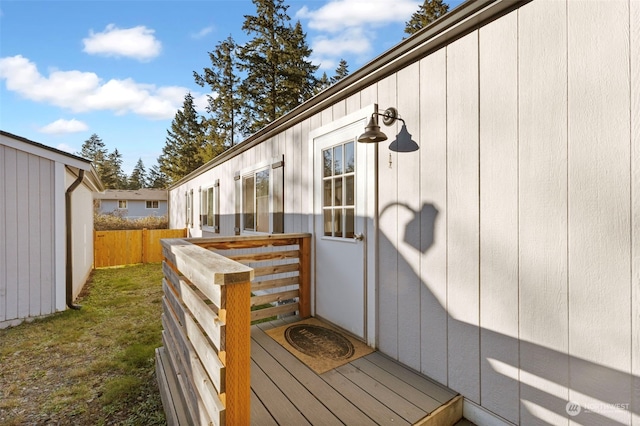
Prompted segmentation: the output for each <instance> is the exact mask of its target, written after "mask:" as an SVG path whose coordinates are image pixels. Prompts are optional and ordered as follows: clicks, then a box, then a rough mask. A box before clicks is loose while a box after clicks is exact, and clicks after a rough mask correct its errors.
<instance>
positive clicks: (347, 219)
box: [322, 142, 356, 238]
mask: <svg viewBox="0 0 640 426" xmlns="http://www.w3.org/2000/svg"><path fill="white" fill-rule="evenodd" d="M322 158H323V163H324V167H323V171H322V173H323V177H322V179H323V191H322V198H323V199H322V206H323V214H324V236H325V237H334V238H353V237H354V235H355V207H356V206H355V151H354V143H353V142H347V143H343V144H340V145H336V146H333V147H331V148H327V149H324V150H323V151H322Z"/></svg>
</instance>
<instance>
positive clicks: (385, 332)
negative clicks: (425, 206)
mask: <svg viewBox="0 0 640 426" xmlns="http://www.w3.org/2000/svg"><path fill="white" fill-rule="evenodd" d="M396 84H397V83H396V76H395V75H392V76H391V77H387V78H386V79H384V80H382V81H381V82H379V83H378V85H377V86H378V104H379V105H378V107H379V108H380V109H381V110H382V111H383V110H384V109H385V108H387V107H389V106H395V105H397V103H396V102H397V100H396V99H397V96H396V92H397V86H396ZM380 126H381V128H380V129H381V130H382V131H384V132H385V133H386V134H387V135H389V134H394V133H392V132H393V128H386V127H385V126H384V124H382V121H381V120H380ZM378 150H379V156H378V197H379V215H380V218H379V225H380V236H379V238H380V240H379V249H378V250H379V251H378V253H379V259H378V273H379V279H378V301H379V303H378V345H379V348H380V350H381V351H383V352H385V353H386V354H388V355H390V356H392V357H394V358H397V357H398V345H399V343H398V331H399V329H398V327H399V324H398V309H399V306H398V303H399V300H398V252H397V250H396V247H397V246H398V204H397V200H398V162H397V153H395V152H391V151H390V150H389V148H388V143H386V142H383V143H381V144H378ZM390 162H391V164H389V163H390Z"/></svg>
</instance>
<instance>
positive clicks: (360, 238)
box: [353, 234, 364, 241]
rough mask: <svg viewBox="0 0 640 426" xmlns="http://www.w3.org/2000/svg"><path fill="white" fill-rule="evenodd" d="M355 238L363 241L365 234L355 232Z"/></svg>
mask: <svg viewBox="0 0 640 426" xmlns="http://www.w3.org/2000/svg"><path fill="white" fill-rule="evenodd" d="M353 239H354V240H355V241H362V240H364V234H353Z"/></svg>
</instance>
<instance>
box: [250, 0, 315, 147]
mask: <svg viewBox="0 0 640 426" xmlns="http://www.w3.org/2000/svg"><path fill="white" fill-rule="evenodd" d="M252 1H253V3H254V4H255V5H256V15H255V16H251V15H245V21H244V24H243V25H242V30H243V31H245V32H246V33H247V34H250V35H251V34H253V35H254V38H253V39H251V40H249V41H248V42H247V43H246V44H245V45H244V46H243V47H242V48H241V49H239V51H238V59H239V61H240V69H241V71H244V72H245V73H246V78H245V79H244V81H243V82H242V84H241V86H240V93H241V96H242V101H243V122H242V125H241V128H242V131H243V132H244V134H251V133H255V132H256V131H258V130H260V129H261V128H262V127H264V126H266V125H267V124H269V123H271V122H272V121H274V120H275V119H277V118H278V117H280V116H282V115H283V114H285V113H286V112H288V111H289V110H291V109H292V108H294V107H295V106H297V105H299V104H300V103H301V102H303V101H304V100H305V99H306V98H307V97H309V96H311V94H312V93H313V89H314V87H315V79H314V77H313V72H315V70H316V67H315V66H313V65H312V64H311V63H310V62H309V61H308V60H307V57H308V56H309V55H310V53H311V49H309V48H308V47H307V45H306V42H305V37H306V35H305V34H304V32H302V26H300V25H299V24H296V27H295V28H292V27H291V25H290V24H289V21H290V18H289V16H288V15H287V9H288V6H286V5H285V4H284V0H252ZM310 82H313V84H310Z"/></svg>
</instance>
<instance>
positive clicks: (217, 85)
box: [193, 36, 241, 156]
mask: <svg viewBox="0 0 640 426" xmlns="http://www.w3.org/2000/svg"><path fill="white" fill-rule="evenodd" d="M236 50H237V46H236V43H235V41H234V40H233V38H232V37H231V36H229V37H228V38H227V39H226V40H225V41H222V42H220V43H218V45H217V46H216V48H215V49H214V51H213V52H209V59H210V60H211V67H210V68H205V69H204V70H203V73H202V74H198V73H196V72H195V71H194V72H193V76H194V78H195V81H196V83H197V84H199V85H200V86H203V87H204V85H205V84H207V85H209V87H210V88H211V92H212V93H213V94H212V95H207V97H208V100H209V105H208V106H207V111H208V112H209V113H211V114H212V117H211V119H209V120H207V121H206V124H207V128H208V131H207V134H208V140H209V147H208V150H210V151H211V155H213V156H215V155H217V154H219V153H220V152H222V151H223V150H224V149H226V148H230V147H232V146H233V145H235V140H236V134H237V125H238V124H237V117H238V114H239V112H240V106H241V99H240V94H239V86H240V78H239V77H238V61H237V59H236Z"/></svg>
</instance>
